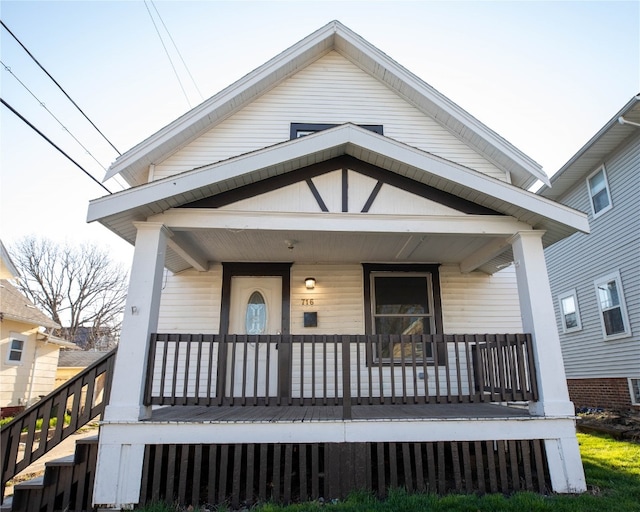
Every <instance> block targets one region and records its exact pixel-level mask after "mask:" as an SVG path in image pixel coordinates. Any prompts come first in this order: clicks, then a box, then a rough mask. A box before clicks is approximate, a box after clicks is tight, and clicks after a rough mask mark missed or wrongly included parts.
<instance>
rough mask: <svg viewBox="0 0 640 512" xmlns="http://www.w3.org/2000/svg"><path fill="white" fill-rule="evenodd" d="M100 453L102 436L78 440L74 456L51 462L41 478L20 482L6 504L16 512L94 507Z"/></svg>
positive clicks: (80, 510) (71, 511)
mask: <svg viewBox="0 0 640 512" xmlns="http://www.w3.org/2000/svg"><path fill="white" fill-rule="evenodd" d="M97 453H98V436H91V437H86V438H84V439H78V440H77V441H76V443H75V452H74V453H73V454H72V455H68V456H65V457H60V458H59V459H55V460H51V461H48V462H47V463H46V464H45V470H44V474H43V475H42V476H40V477H37V478H34V479H32V480H28V481H25V482H20V483H18V484H16V485H15V486H14V488H13V499H11V498H8V499H6V500H5V504H3V508H2V512H4V510H5V508H4V507H5V505H9V506H10V507H11V508H7V509H6V510H11V511H13V512H29V511H32V510H41V509H42V508H46V509H47V510H65V511H66V512H83V511H89V510H91V498H92V495H93V478H94V473H95V467H96V458H97Z"/></svg>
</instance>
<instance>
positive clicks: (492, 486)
mask: <svg viewBox="0 0 640 512" xmlns="http://www.w3.org/2000/svg"><path fill="white" fill-rule="evenodd" d="M379 354H381V355H382V357H378V355H379ZM387 354H396V356H392V355H390V356H389V357H385V355H387ZM401 354H404V356H401ZM274 363H276V364H274ZM270 372H274V373H273V374H270ZM535 375H536V372H535V368H534V364H533V353H532V340H531V336H530V335H527V334H499V335H498V334H494V335H421V336H381V335H379V336H365V335H331V336H323V335H318V336H313V335H306V336H302V335H299V336H295V335H273V336H269V335H260V336H249V335H242V336H241V335H200V334H197V335H196V334H153V335H152V336H151V340H150V344H149V355H148V366H147V379H146V388H145V394H144V404H145V405H147V406H148V407H150V414H149V415H148V417H147V418H145V419H142V420H140V421H137V422H133V423H132V422H130V421H127V422H119V421H109V420H107V421H106V422H105V425H104V426H103V432H102V434H101V445H102V446H103V448H102V449H103V450H105V452H104V453H107V452H109V451H111V449H112V448H113V449H115V448H116V447H118V446H119V445H120V444H121V439H122V438H123V436H126V438H127V443H128V444H129V443H130V447H134V446H138V447H139V448H138V449H139V450H141V454H140V455H141V464H142V467H141V474H142V479H141V483H140V487H139V493H140V498H139V499H140V503H144V502H148V501H154V500H165V501H169V502H179V503H181V504H184V505H188V504H192V505H194V506H195V505H197V504H202V503H230V504H231V505H232V506H234V507H237V506H240V505H243V504H251V503H255V502H257V501H267V500H275V501H278V502H286V503H288V502H292V501H300V500H302V501H304V500H308V499H318V498H324V499H341V498H345V497H346V496H347V495H348V494H349V493H350V492H353V491H354V490H357V489H360V490H367V491H370V492H373V493H375V494H376V495H378V496H380V497H383V496H385V495H386V493H387V491H388V489H389V488H397V487H403V488H406V489H407V490H409V491H420V492H438V493H443V494H444V493H447V492H510V491H513V490H525V489H526V490H531V491H534V492H548V491H549V490H550V489H551V487H552V479H551V476H550V473H549V468H548V455H547V453H548V449H549V448H551V450H552V451H551V457H552V458H553V451H554V449H555V451H557V447H556V444H557V443H558V440H557V439H553V440H550V439H548V438H550V437H554V438H556V437H557V436H558V433H561V434H562V437H564V436H570V435H571V433H572V429H573V420H572V419H571V418H566V417H565V418H554V419H548V418H547V419H545V418H541V417H539V416H534V415H532V414H531V413H530V412H529V408H528V403H529V401H535V400H536V399H537V385H536V377H535ZM159 468H161V469H159Z"/></svg>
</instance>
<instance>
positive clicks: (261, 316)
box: [244, 291, 267, 334]
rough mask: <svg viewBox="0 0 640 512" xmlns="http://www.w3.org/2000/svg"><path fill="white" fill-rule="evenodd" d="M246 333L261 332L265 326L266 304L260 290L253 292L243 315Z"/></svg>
mask: <svg viewBox="0 0 640 512" xmlns="http://www.w3.org/2000/svg"><path fill="white" fill-rule="evenodd" d="M244 324H245V329H246V331H247V334H263V333H264V331H265V330H266V328H267V304H266V303H265V301H264V297H263V296H262V294H261V293H260V292H257V291H256V292H253V293H252V294H251V297H249V302H248V303H247V314H246V316H245V323H244Z"/></svg>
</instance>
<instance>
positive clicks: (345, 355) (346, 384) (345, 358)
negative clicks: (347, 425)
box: [342, 335, 351, 420]
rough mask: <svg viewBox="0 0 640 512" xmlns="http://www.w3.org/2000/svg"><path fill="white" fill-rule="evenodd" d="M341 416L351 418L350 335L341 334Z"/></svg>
mask: <svg viewBox="0 0 640 512" xmlns="http://www.w3.org/2000/svg"><path fill="white" fill-rule="evenodd" d="M342 418H343V419H345V420H350V419H351V336H345V335H343V336H342Z"/></svg>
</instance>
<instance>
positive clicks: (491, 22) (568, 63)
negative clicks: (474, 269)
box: [0, 0, 640, 266]
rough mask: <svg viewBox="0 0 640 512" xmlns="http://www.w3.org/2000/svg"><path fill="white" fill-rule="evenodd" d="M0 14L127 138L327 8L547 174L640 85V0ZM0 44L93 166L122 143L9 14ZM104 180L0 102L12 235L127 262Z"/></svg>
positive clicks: (295, 35) (17, 89)
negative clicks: (94, 203)
mask: <svg viewBox="0 0 640 512" xmlns="http://www.w3.org/2000/svg"><path fill="white" fill-rule="evenodd" d="M150 13H151V14H150ZM158 13H159V14H160V17H158ZM152 17H153V19H154V20H155V23H156V25H157V27H158V29H157V30H158V31H160V33H161V34H162V36H163V39H164V44H165V45H166V48H167V51H169V53H170V54H171V56H172V62H173V66H174V67H175V72H174V70H173V68H172V64H171V61H170V60H169V58H168V57H167V55H166V53H165V50H164V48H163V43H162V42H161V40H160V38H159V36H158V33H157V30H156V28H155V26H154V23H153V21H152ZM0 18H1V19H2V21H3V23H4V24H5V25H6V26H7V27H8V28H9V29H10V30H11V31H12V32H13V33H14V34H15V35H16V36H17V37H18V39H20V41H21V42H22V43H23V44H24V45H25V46H26V47H27V49H28V50H29V51H30V52H31V53H32V55H33V56H34V57H35V58H36V59H37V60H38V61H39V62H40V64H42V65H43V66H44V67H45V68H46V69H47V71H48V72H49V73H50V74H51V75H52V76H53V77H54V78H55V80H56V81H57V82H58V83H59V84H60V85H61V86H62V87H63V88H64V89H65V91H66V92H67V93H68V94H69V95H70V96H71V98H72V99H73V100H74V101H75V102H76V104H77V105H78V106H80V108H81V109H82V110H83V111H84V112H85V114H86V115H87V116H88V117H89V118H90V119H91V120H92V122H93V123H94V124H95V125H96V126H97V127H98V128H99V129H100V131H102V133H103V134H104V135H105V136H106V137H107V139H108V140H109V141H110V143H111V144H113V146H115V148H117V150H118V151H119V152H121V153H124V152H125V151H126V150H128V149H130V148H131V147H133V146H134V145H136V144H137V143H139V142H141V141H142V140H144V139H146V138H147V137H149V136H150V135H152V134H153V133H155V132H156V131H158V130H159V129H160V128H162V127H163V126H165V125H167V124H169V123H170V122H171V121H173V120H174V119H176V118H177V117H179V116H180V115H182V114H183V113H185V112H186V111H188V110H189V109H190V108H193V107H195V106H196V105H197V104H199V103H200V102H201V101H202V100H203V99H206V98H208V97H210V96H212V95H214V94H215V93H217V92H219V91H220V90H222V89H223V88H225V87H226V86H228V85H230V84H232V83H233V82H235V81H236V80H238V79H240V78H241V77H243V76H244V75H246V74H247V73H249V72H250V71H252V70H253V69H255V68H256V67H258V66H260V65H261V64H263V63H264V62H266V61H267V60H269V59H270V58H272V57H274V56H276V55H277V54H279V53H281V52H282V51H284V50H285V49H287V48H288V47H290V46H292V45H293V44H295V43H296V42H298V41H299V40H301V39H303V38H304V37H306V36H307V35H309V34H310V33H312V32H313V31H315V30H317V29H318V28H320V27H322V26H324V25H325V24H327V23H328V22H330V21H332V20H336V19H337V20H339V21H340V22H342V23H343V24H344V25H346V26H347V27H349V28H350V29H351V30H353V31H354V32H356V33H357V34H359V35H360V36H362V37H363V38H365V39H366V40H367V41H369V42H370V43H371V44H373V45H374V46H376V47H377V48H379V49H380V50H382V51H383V52H385V53H386V54H387V55H388V56H390V57H391V58H392V59H394V60H395V61H396V62H398V63H400V64H401V65H403V66H404V67H405V68H407V69H408V70H409V71H411V72H413V73H414V74H416V75H417V76H419V77H420V78H421V79H423V80H424V81H425V82H427V83H428V84H430V85H431V86H433V87H435V88H436V89H437V90H439V91H440V92H441V93H442V94H444V95H445V96H447V97H448V98H450V99H451V100H453V101H454V102H456V103H457V104H458V105H459V106H460V107H462V108H463V109H465V110H466V111H467V112H469V113H470V114H472V115H473V116H474V117H476V118H477V119H479V120H480V121H481V122H483V123H484V124H485V125H487V126H488V127H489V128H491V129H493V130H494V131H495V132H497V133H498V134H499V135H501V136H502V137H503V138H505V139H507V140H508V141H509V142H511V143H512V144H514V145H515V146H516V147H518V148H519V149H520V150H522V151H524V152H525V153H526V154H528V155H529V156H530V157H531V158H533V159H534V160H536V161H537V162H538V163H540V164H541V165H542V166H543V169H544V170H545V172H546V173H547V174H548V175H552V174H553V173H554V172H556V171H557V170H558V169H559V168H560V167H561V166H562V165H563V164H564V163H565V162H566V161H567V160H569V159H570V158H571V156H573V154H575V153H576V152H577V151H578V150H579V149H580V148H581V147H582V146H583V145H584V144H585V143H586V142H587V141H588V140H589V139H590V138H591V137H592V136H593V135H594V134H595V133H596V132H597V131H598V130H599V129H600V128H601V127H602V126H603V125H604V124H605V123H606V122H607V121H608V120H609V119H611V118H612V117H613V116H614V115H615V114H616V113H617V112H618V110H620V108H622V106H623V105H624V104H625V103H627V102H628V101H629V100H630V99H631V97H633V96H634V95H636V94H638V93H639V92H640V0H636V1H622V2H619V1H575V2H559V1H530V2H529V1H510V2H502V1H481V0H477V1H446V2H445V1H410V2H405V1H367V2H365V1H340V2H334V1H304V0H297V1H240V0H236V1H226V2H224V1H212V0H210V1H206V0H201V1H197V2H192V1H180V2H176V1H168V0H154V1H153V3H151V1H150V0H147V1H146V2H144V1H143V0H135V1H134V0H130V1H127V0H123V1H104V2H103V1H86V0H85V1H73V2H71V1H69V2H58V1H45V2H32V1H24V0H21V1H4V0H2V1H0ZM165 27H166V29H168V32H167V31H166V30H165ZM172 40H173V42H175V45H176V46H177V48H178V50H179V54H178V53H177V52H176V51H175V48H174V46H173V43H172ZM0 56H1V61H2V66H1V67H0V71H1V75H0V80H1V81H0V92H1V96H2V99H3V100H4V101H6V102H7V103H9V104H10V105H11V106H12V107H13V108H14V109H15V110H17V111H18V112H19V113H20V114H21V115H22V116H23V117H25V118H26V119H27V120H28V121H29V122H31V123H32V124H33V125H35V126H36V127H37V128H38V129H39V130H41V131H42V132H43V133H44V134H45V135H46V136H47V137H49V138H50V139H51V140H52V141H53V142H55V143H56V144H57V145H58V146H59V147H61V148H62V149H63V150H64V151H65V152H67V154H68V155H69V156H71V157H72V158H73V159H74V160H76V161H77V162H78V163H79V164H80V165H81V166H82V167H84V168H85V169H86V170H87V171H88V172H90V173H91V174H92V175H93V176H94V177H95V178H97V180H98V181H102V178H103V177H104V175H105V174H106V172H105V170H106V168H108V166H109V165H110V164H111V162H113V161H114V160H115V158H116V157H117V153H116V151H115V150H114V149H113V148H112V147H111V145H110V144H109V143H107V142H106V141H105V140H104V139H103V138H102V137H101V136H100V135H99V134H98V133H97V132H96V131H95V130H94V129H93V128H92V127H91V125H90V124H89V123H88V122H87V121H86V120H85V119H84V117H82V115H81V114H80V113H79V112H78V111H77V110H76V109H75V108H74V107H73V105H72V104H71V103H70V102H69V101H68V100H67V99H66V98H65V97H64V95H63V94H62V93H61V92H60V91H59V89H58V88H57V87H56V86H55V85H54V84H53V83H52V82H51V81H50V80H49V79H48V78H47V76H46V75H45V74H44V73H43V72H42V71H41V70H40V68H38V66H37V65H36V64H35V63H34V62H33V60H31V58H30V57H29V56H28V55H27V54H26V52H25V51H24V50H23V49H22V48H21V47H20V45H19V44H18V43H17V42H16V41H15V40H14V39H13V38H12V37H11V36H10V35H9V34H8V32H7V31H6V30H5V29H4V28H2V33H1V39H0ZM182 60H183V61H184V63H185V64H186V67H185V66H184V65H183V62H182ZM6 68H9V69H10V71H8V70H7V69H6ZM176 73H177V74H178V76H180V80H181V82H182V86H181V85H180V82H179V81H178V79H177V78H176ZM16 77H17V78H16ZM191 77H192V78H193V80H192V79H191ZM17 79H19V80H20V81H21V82H22V83H24V85H25V86H26V87H25V86H23V85H21V84H20V82H18V80H17ZM194 83H195V85H194ZM183 89H184V91H183ZM43 104H44V106H45V107H46V109H48V110H49V111H51V112H52V113H53V114H54V115H55V116H56V118H57V119H59V122H58V121H56V120H55V119H54V118H53V117H52V116H51V115H50V114H49V113H48V112H47V110H46V109H45V108H44V107H43ZM74 138H75V139H77V141H79V142H77V141H76V140H75V139H74ZM105 186H106V187H107V188H109V190H111V191H112V192H117V191H120V190H122V189H123V187H124V181H123V180H120V179H119V178H116V179H111V180H109V181H107V182H106V183H105ZM105 194H106V192H105V190H103V189H102V188H101V187H100V186H99V185H98V184H97V183H96V182H94V181H92V180H91V179H90V178H88V177H87V176H86V175H85V174H83V173H82V171H80V170H79V169H78V168H77V167H76V166H75V165H74V164H72V163H71V162H70V161H69V160H67V159H66V158H65V157H64V156H62V155H61V154H60V153H59V152H57V151H56V150H55V149H54V148H52V147H51V146H50V145H49V144H48V143H47V142H45V141H44V140H43V139H42V138H41V137H40V136H39V135H37V134H36V133H35V132H34V131H33V130H32V129H31V128H29V127H28V126H27V125H26V124H24V123H23V121H21V120H20V119H19V118H18V117H16V116H15V115H14V114H13V113H12V112H11V111H10V110H9V109H7V108H6V107H5V106H2V107H0V238H2V240H3V242H4V243H5V245H7V246H8V247H11V245H12V244H13V243H15V241H16V240H18V239H20V238H22V237H23V236H27V235H36V236H46V237H49V238H53V239H57V240H60V241H66V242H69V243H80V242H91V243H95V244H97V245H99V246H101V247H104V248H106V249H108V250H109V251H111V252H112V254H113V256H114V259H116V260H117V261H121V262H122V263H123V264H124V265H126V266H128V265H129V264H130V259H131V257H132V254H133V251H132V248H131V246H129V244H127V243H126V242H123V241H122V240H120V239H119V238H118V237H117V236H116V235H114V234H112V233H111V232H109V231H108V230H107V229H106V228H104V227H103V226H102V225H100V224H97V223H93V224H87V223H86V213H87V207H88V204H89V201H90V200H91V199H95V198H97V197H100V196H103V195H105Z"/></svg>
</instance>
